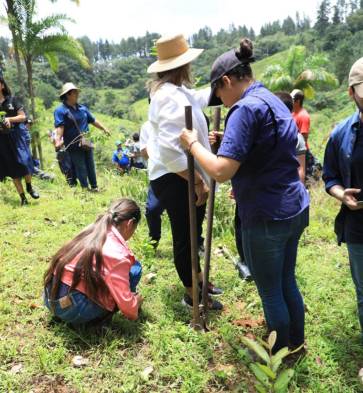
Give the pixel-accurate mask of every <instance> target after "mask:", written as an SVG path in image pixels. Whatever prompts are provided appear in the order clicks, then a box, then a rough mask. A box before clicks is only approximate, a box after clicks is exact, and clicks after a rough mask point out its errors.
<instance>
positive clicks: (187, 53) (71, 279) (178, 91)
mask: <svg viewBox="0 0 363 393" xmlns="http://www.w3.org/2000/svg"><path fill="white" fill-rule="evenodd" d="M156 49H157V54H158V60H157V61H155V62H154V63H152V64H151V65H150V66H149V68H148V73H150V74H152V75H153V80H152V82H151V83H150V107H149V118H148V122H147V123H145V124H144V125H143V127H142V128H141V132H140V138H139V135H138V134H137V135H136V134H135V135H134V136H133V140H134V143H133V147H132V148H130V146H129V147H128V148H126V146H124V145H123V144H122V143H121V141H117V142H116V150H115V151H114V153H113V156H112V162H113V163H114V165H115V166H116V168H117V170H118V171H119V172H121V173H125V172H127V171H128V170H129V168H130V166H131V162H132V161H133V163H134V164H133V165H134V166H135V167H137V168H146V166H147V169H148V176H149V189H148V197H147V203H146V206H147V207H146V217H147V222H148V225H149V236H150V238H151V239H152V241H153V244H154V246H155V248H156V247H157V245H158V242H159V240H160V238H161V215H162V214H163V212H164V211H165V212H166V214H167V216H168V218H169V221H170V226H171V231H172V240H173V259H174V265H175V269H176V272H177V274H178V277H179V279H180V281H181V284H182V285H183V287H184V294H183V297H182V299H181V301H182V303H183V304H184V305H185V306H186V307H192V306H193V298H192V268H191V246H190V231H189V200H188V186H189V184H188V181H189V180H188V162H187V155H186V152H188V153H189V154H191V155H192V156H193V157H194V159H195V173H194V178H195V183H194V185H193V186H194V189H195V204H196V213H197V232H198V243H199V245H200V246H201V249H202V246H203V237H202V227H203V222H204V219H205V212H206V204H207V201H208V195H209V191H210V190H209V185H210V179H214V180H216V181H217V182H218V183H224V182H229V181H231V183H232V196H233V198H234V200H235V202H236V213H235V216H234V217H231V220H232V219H234V221H235V231H236V245H237V249H238V251H239V254H240V259H241V260H243V261H244V262H245V263H246V264H247V267H248V269H249V271H250V273H251V275H252V278H253V280H254V282H255V284H256V287H257V290H258V293H259V295H260V298H261V302H262V307H263V311H264V315H265V320H266V324H267V329H268V331H276V332H277V340H276V343H275V345H274V348H273V352H276V351H278V350H279V349H281V348H283V347H289V348H291V349H296V348H302V347H303V345H304V342H305V306H304V301H303V297H302V295H301V292H300V290H299V288H298V285H297V280H296V275H295V269H296V261H297V252H298V246H299V240H300V237H301V235H302V234H303V232H304V230H305V228H306V227H307V226H308V224H309V205H310V198H309V193H308V191H307V189H306V187H305V184H304V183H305V174H306V172H307V171H306V167H307V162H306V157H307V154H308V153H309V151H310V149H309V143H308V136H309V130H310V117H309V114H308V113H307V111H306V110H305V109H304V107H303V102H304V94H303V92H302V91H300V90H294V91H293V92H291V93H290V92H279V93H276V94H273V93H272V92H270V91H269V90H268V89H267V88H266V87H265V86H264V85H263V84H262V83H260V82H258V81H256V80H255V78H254V75H253V72H252V68H251V63H252V62H253V61H254V57H253V45H252V42H251V41H250V40H249V39H246V38H245V39H242V41H241V43H240V47H239V48H237V49H231V50H229V51H227V52H225V53H224V54H222V55H221V56H219V57H218V58H217V59H216V60H215V62H214V63H213V65H212V67H211V77H210V81H211V86H210V87H208V88H205V89H201V90H194V89H192V76H191V63H192V61H193V60H195V59H196V58H197V57H198V56H200V55H201V54H202V52H203V50H201V49H195V48H190V47H189V45H188V43H187V41H186V40H185V38H184V37H183V36H182V35H177V36H173V37H162V38H160V39H159V40H158V41H157V42H156ZM0 90H1V92H0V103H1V108H2V109H3V110H4V111H5V112H6V118H5V121H4V126H3V128H4V130H5V132H0V164H1V165H0V175H1V176H0V178H1V179H3V178H4V177H6V176H10V177H12V178H13V180H14V184H15V185H16V187H17V190H18V192H19V194H20V195H21V199H22V201H23V200H24V198H25V195H24V190H23V189H22V185H21V181H20V179H21V178H22V177H25V180H26V187H27V191H28V192H29V193H30V195H32V197H33V198H36V197H38V194H37V193H36V192H35V191H34V190H33V188H32V186H31V182H30V180H31V175H30V174H31V162H28V160H27V159H25V158H24V159H23V161H21V160H20V158H19V157H23V156H22V155H21V154H18V155H17V154H16V153H17V152H18V151H19V150H21V149H22V148H23V149H24V150H26V149H29V146H28V145H27V144H26V142H25V139H24V134H23V129H22V127H21V124H23V123H24V121H25V114H24V111H23V108H22V107H21V106H20V105H18V104H17V102H16V101H14V100H12V98H11V94H10V91H9V89H8V87H7V86H6V84H5V82H4V81H3V80H1V81H0ZM78 93H79V89H78V88H77V87H76V86H74V85H73V84H70V83H68V84H66V85H64V87H63V90H62V93H61V100H62V104H61V105H60V106H59V107H58V108H57V109H56V110H55V113H54V116H55V127H56V134H55V136H54V143H55V147H56V149H65V150H66V151H67V152H68V154H69V157H70V166H71V169H72V172H73V174H74V178H73V180H74V182H76V181H79V182H80V184H81V186H82V187H83V188H87V189H88V187H89V186H90V190H91V191H96V190H97V187H98V185H97V179H96V172H95V167H94V158H93V150H92V148H91V147H90V146H89V144H88V143H87V141H86V140H85V139H86V137H87V132H88V130H89V124H92V125H94V126H95V127H97V128H99V129H101V130H103V131H104V132H105V133H106V134H108V131H107V129H106V128H105V127H104V126H103V125H102V124H101V123H99V122H98V121H97V120H96V119H95V118H94V116H93V115H92V114H91V113H90V111H89V110H88V109H87V108H86V107H84V106H83V105H80V104H79V103H78ZM349 94H350V96H351V97H352V99H353V100H354V102H355V103H356V106H357V108H358V112H356V113H355V114H354V115H352V116H351V117H350V118H348V119H347V120H345V121H343V122H342V123H341V124H339V125H338V126H337V127H336V128H335V130H334V131H333V133H332V134H331V136H330V139H329V142H328V145H327V147H326V152H325V158H324V168H323V180H324V182H325V185H326V190H327V192H328V193H329V194H330V195H331V196H333V197H334V198H336V199H338V200H339V201H341V202H342V207H341V210H340V212H339V214H338V216H337V220H336V225H335V230H336V233H337V236H338V241H339V243H341V242H346V243H347V247H348V251H349V260H350V267H351V272H352V277H353V281H354V284H355V287H356V292H357V299H358V310H359V320H360V323H361V328H362V332H363V192H362V187H363V115H362V113H363V58H362V59H359V60H358V61H357V62H356V63H355V64H354V65H353V67H352V69H351V72H350V76H349ZM189 105H190V106H192V109H193V112H192V117H193V130H187V129H185V113H184V108H185V106H189ZM219 105H224V106H225V107H226V108H228V114H227V116H226V119H225V127H224V132H223V134H220V133H217V132H214V131H213V130H212V132H211V133H209V125H208V122H207V120H206V117H205V115H204V113H203V109H204V108H206V107H207V106H211V107H213V106H219ZM10 128H13V129H16V132H12V133H10V134H9V133H8V132H6V130H7V129H10ZM9 135H11V136H9ZM6 144H7V145H6ZM211 144H218V145H219V146H218V151H217V154H213V153H212V151H211ZM13 146H16V149H15V150H14V147H13ZM26 146H28V147H26ZM5 150H6V153H5ZM310 154H311V153H310ZM10 155H11V157H10ZM15 156H16V157H17V158H16V160H15ZM18 156H19V157H18ZM24 157H27V156H26V155H24ZM11 160H13V161H11ZM146 161H147V164H146ZM12 162H16V163H17V165H10V164H9V163H12ZM3 163H4V165H2V164H3ZM72 184H73V181H72ZM140 218H141V210H140V208H139V206H138V205H137V204H136V203H135V202H134V201H132V200H130V199H127V198H122V199H119V200H117V201H116V202H114V203H113V204H112V205H111V206H110V208H109V209H108V210H107V211H106V213H104V214H102V215H100V216H99V217H98V218H97V220H96V222H95V223H93V224H91V225H90V226H88V227H87V228H85V229H84V230H83V231H82V232H81V233H80V234H78V235H77V236H76V237H75V238H74V239H73V240H71V241H70V242H69V243H67V244H66V245H64V246H63V247H62V248H61V249H60V250H59V251H58V252H57V253H56V255H55V256H54V257H53V259H52V262H51V265H50V267H49V269H48V270H47V272H46V274H45V279H44V287H45V304H46V306H47V307H48V308H49V309H50V310H51V312H52V313H53V315H54V316H55V317H57V318H59V319H61V320H63V321H66V322H69V323H71V324H74V325H83V324H89V323H91V324H98V323H101V324H102V323H104V322H105V321H108V320H110V318H111V317H112V315H113V313H114V312H115V311H117V310H119V311H120V312H121V313H122V314H123V315H124V316H125V317H127V318H130V319H136V318H137V317H138V310H139V309H140V306H141V304H142V302H143V298H142V297H141V296H140V295H139V294H138V292H137V289H136V285H137V283H138V282H139V280H140V276H141V269H142V268H141V264H140V263H139V262H138V261H137V260H136V258H135V256H134V255H133V253H132V251H131V250H130V249H129V247H128V245H127V243H126V242H127V240H128V239H130V238H131V236H132V235H133V234H134V232H135V230H136V228H137V224H138V222H139V221H140ZM198 278H199V286H200V289H201V288H202V286H203V274H202V269H201V266H200V263H198ZM207 284H208V295H209V298H208V299H209V302H208V307H209V308H210V309H211V310H221V309H222V308H223V304H222V303H221V302H220V301H218V300H217V299H216V296H218V295H221V294H223V290H222V289H220V288H219V287H218V286H216V285H214V284H213V283H212V282H209V283H207ZM362 344H363V333H362Z"/></svg>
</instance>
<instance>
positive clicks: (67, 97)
mask: <svg viewBox="0 0 363 393" xmlns="http://www.w3.org/2000/svg"><path fill="white" fill-rule="evenodd" d="M78 95H79V89H78V88H77V87H76V86H75V85H74V84H73V83H65V84H64V85H63V87H62V91H61V93H60V96H59V98H60V100H61V101H62V104H61V105H59V106H58V107H57V108H56V110H55V111H54V126H55V128H56V134H57V136H56V141H55V146H56V148H59V147H61V146H62V144H63V143H64V146H65V149H66V150H67V151H68V152H69V155H70V157H71V160H72V163H73V165H74V169H75V172H76V176H77V179H78V180H79V182H80V184H81V186H82V188H84V189H88V183H90V186H91V191H98V187H97V178H96V169H95V164H94V159H93V149H92V148H91V149H87V150H86V149H84V148H82V146H80V137H81V134H83V133H88V132H89V127H88V125H89V124H92V125H94V126H95V127H96V128H98V129H100V130H102V131H104V133H105V134H106V135H107V136H110V132H109V131H108V130H107V129H106V128H105V127H104V126H103V125H102V124H101V123H100V122H99V121H97V120H96V119H95V117H94V116H93V115H92V114H91V112H90V111H89V110H88V108H87V107H86V106H84V105H80V104H78Z"/></svg>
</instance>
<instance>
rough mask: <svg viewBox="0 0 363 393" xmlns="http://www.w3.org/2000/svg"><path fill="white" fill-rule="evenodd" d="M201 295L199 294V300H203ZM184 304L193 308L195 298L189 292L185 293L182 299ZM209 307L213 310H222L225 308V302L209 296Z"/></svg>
mask: <svg viewBox="0 0 363 393" xmlns="http://www.w3.org/2000/svg"><path fill="white" fill-rule="evenodd" d="M201 300H202V299H201V295H199V301H200V302H201ZM181 303H182V305H183V306H185V307H187V308H189V309H191V308H193V299H192V298H191V297H190V296H189V295H188V294H187V293H185V294H184V297H183V299H182V301H181ZM208 309H209V310H212V311H221V310H223V304H222V303H221V302H219V301H218V300H213V299H212V298H210V297H209V298H208Z"/></svg>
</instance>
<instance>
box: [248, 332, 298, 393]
mask: <svg viewBox="0 0 363 393" xmlns="http://www.w3.org/2000/svg"><path fill="white" fill-rule="evenodd" d="M276 338H277V333H276V332H275V331H273V332H271V334H270V335H269V337H268V340H267V342H265V341H263V340H260V339H257V340H258V342H257V341H254V340H251V339H250V338H248V337H242V342H243V344H244V345H245V346H246V347H247V348H248V349H250V350H251V351H253V352H254V353H255V354H256V355H257V356H258V357H259V358H260V359H261V360H262V361H263V363H258V362H255V363H251V364H250V368H251V370H252V372H253V373H254V375H255V377H256V379H257V381H256V384H255V388H256V391H257V392H259V393H284V392H286V391H287V388H288V386H289V382H290V380H291V378H292V377H293V376H294V370H293V369H290V368H287V369H284V370H282V371H281V370H280V367H281V364H282V360H283V359H284V358H285V357H286V356H289V355H291V354H292V353H295V352H297V351H299V350H300V349H301V348H302V347H303V346H301V347H299V348H297V349H295V350H294V351H290V350H289V349H288V348H287V347H284V348H281V349H280V350H279V351H278V352H276V353H275V354H274V355H273V354H272V348H273V346H274V345H275V343H276Z"/></svg>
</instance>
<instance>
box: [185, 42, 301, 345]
mask: <svg viewBox="0 0 363 393" xmlns="http://www.w3.org/2000/svg"><path fill="white" fill-rule="evenodd" d="M252 61H253V46H252V42H251V41H250V40H249V39H243V40H242V41H241V44H240V48H239V49H237V50H234V49H232V50H230V51H228V52H226V53H224V54H223V55H221V56H220V57H218V58H217V60H216V61H215V62H214V64H213V67H212V71H211V82H212V92H211V97H210V101H209V104H210V105H212V106H213V105H220V104H222V103H223V104H224V105H225V106H227V107H229V108H230V110H229V113H228V115H227V118H226V126H225V132H224V138H223V141H222V144H221V147H220V149H219V151H218V153H217V156H216V155H214V154H212V153H211V152H209V151H208V150H207V149H205V148H204V147H203V146H202V145H201V144H200V143H199V142H198V138H197V133H196V131H195V130H193V131H189V130H183V132H182V135H181V141H182V144H183V146H184V148H185V149H187V150H189V151H190V153H191V154H192V155H193V156H194V157H195V158H196V160H197V161H198V163H199V165H200V166H201V167H202V168H203V169H204V170H205V171H206V172H207V173H208V174H209V175H210V176H211V177H213V178H215V179H216V180H217V181H218V182H225V181H227V180H229V179H231V180H232V187H233V192H234V195H235V199H236V203H237V206H238V212H239V217H240V219H241V226H242V243H243V250H244V255H245V258H246V262H247V265H248V267H249V269H250V271H251V273H252V277H253V279H254V281H255V283H256V285H257V289H258V292H259V295H260V297H261V299H262V305H263V309H264V314H265V319H266V323H267V327H268V329H269V331H273V330H275V331H276V332H277V341H276V344H275V346H274V348H273V351H274V352H276V351H277V350H279V349H280V348H282V347H286V346H289V347H290V348H297V347H300V346H301V345H303V344H304V303H303V298H302V296H301V294H300V291H299V289H298V286H297V283H296V278H295V266H296V256H297V249H298V243H299V239H300V236H301V234H302V233H303V231H304V228H305V227H306V226H307V225H308V207H309V197H308V193H307V191H306V189H305V187H304V185H303V184H302V183H301V181H300V179H299V174H298V167H299V163H298V160H297V159H296V143H297V133H298V130H297V127H296V124H295V122H294V120H293V119H292V117H291V114H290V113H289V111H288V109H287V107H286V106H285V104H284V103H283V102H282V101H281V100H280V99H278V98H277V97H276V96H275V95H274V94H272V93H271V92H270V91H269V90H267V89H266V88H265V87H264V86H263V85H262V83H260V82H257V81H255V80H254V78H253V74H252V69H251V66H250V63H251V62H252Z"/></svg>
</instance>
